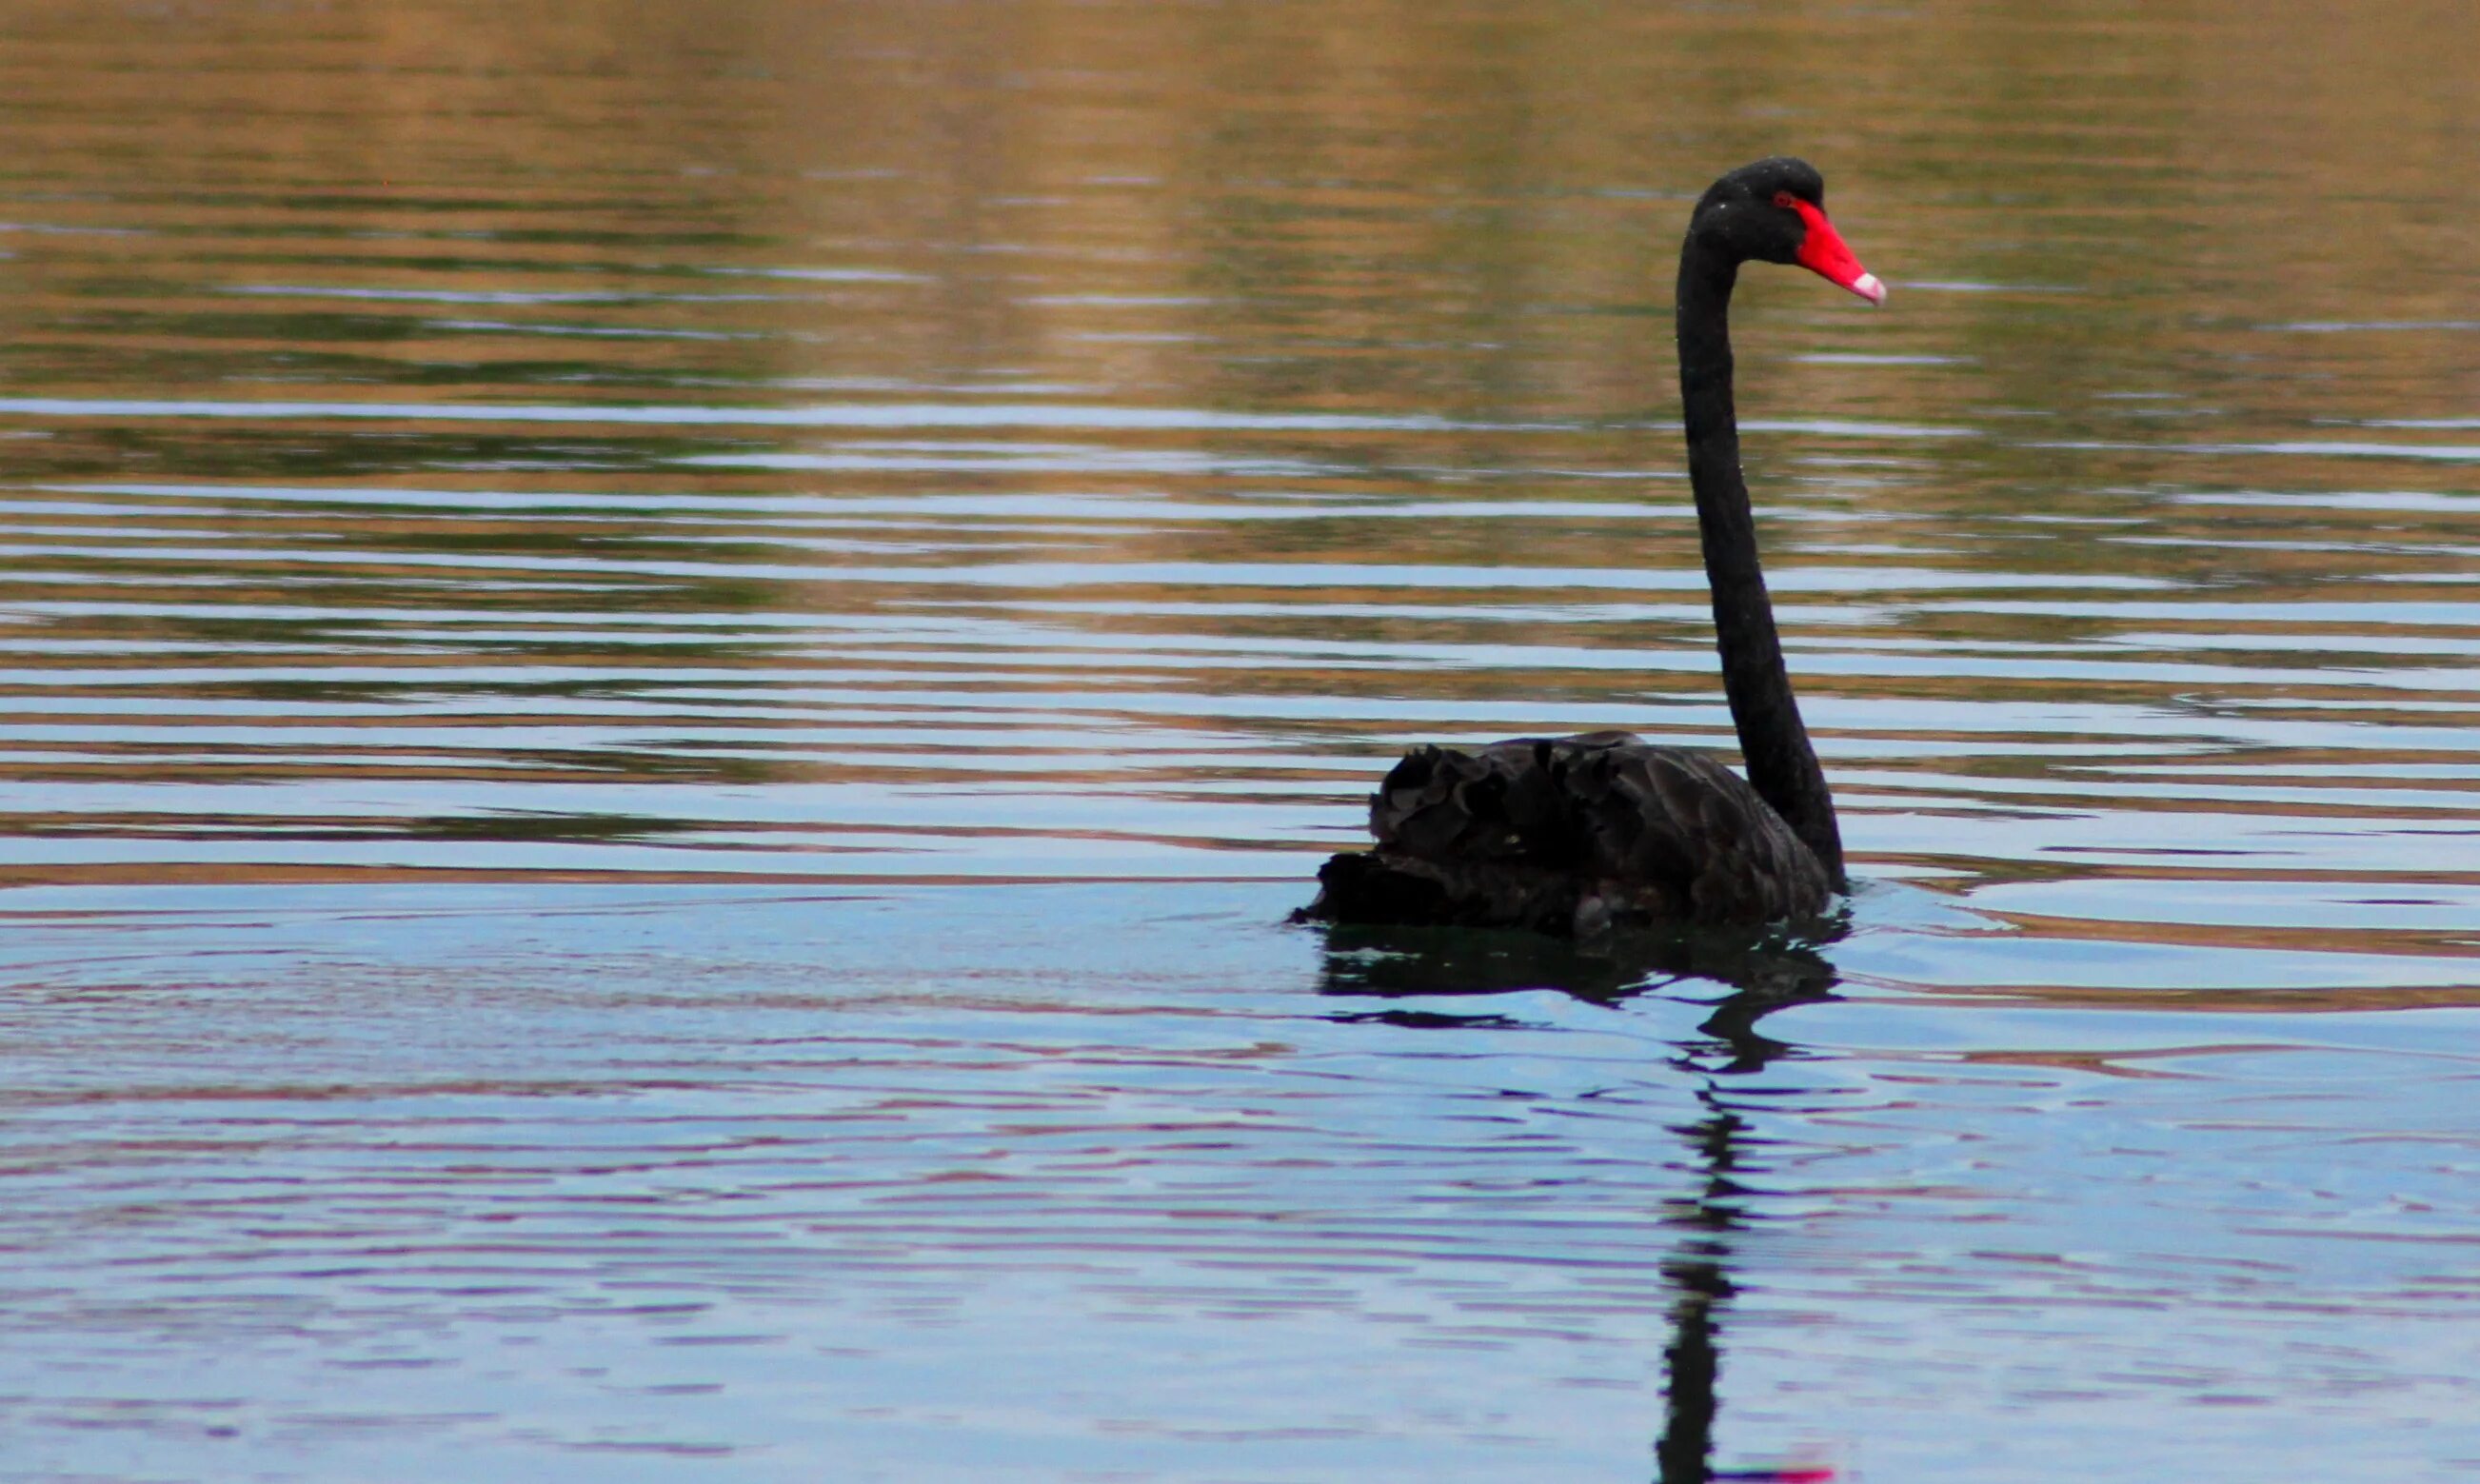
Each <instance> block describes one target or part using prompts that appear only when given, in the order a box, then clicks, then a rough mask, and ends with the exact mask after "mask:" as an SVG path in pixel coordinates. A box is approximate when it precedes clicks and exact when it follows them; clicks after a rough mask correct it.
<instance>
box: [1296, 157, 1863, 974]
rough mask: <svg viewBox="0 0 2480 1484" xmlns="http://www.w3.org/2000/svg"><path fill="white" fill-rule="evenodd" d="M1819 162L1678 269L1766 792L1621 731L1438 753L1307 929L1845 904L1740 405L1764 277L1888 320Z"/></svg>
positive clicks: (1711, 546) (1662, 917)
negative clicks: (1768, 561) (1777, 623)
mask: <svg viewBox="0 0 2480 1484" xmlns="http://www.w3.org/2000/svg"><path fill="white" fill-rule="evenodd" d="M1824 196H1825V184H1824V181H1823V180H1822V179H1821V177H1820V176H1819V174H1818V172H1817V170H1816V169H1815V168H1814V167H1813V166H1809V165H1808V164H1807V163H1805V162H1803V161H1799V160H1793V159H1788V158H1781V157H1777V158H1775V159H1770V160H1761V161H1758V162H1757V163H1756V164H1754V165H1750V166H1743V167H1742V168H1740V169H1737V170H1733V171H1732V172H1730V173H1729V174H1727V175H1725V176H1723V177H1722V178H1721V179H1720V180H1718V181H1716V182H1715V183H1714V185H1713V187H1712V188H1711V189H1710V190H1708V191H1707V192H1705V194H1704V196H1703V197H1702V198H1701V199H1700V200H1699V201H1698V202H1697V205H1696V211H1695V214H1694V215H1693V217H1692V218H1691V219H1690V223H1689V230H1688V239H1687V242H1686V243H1684V244H1683V245H1682V247H1681V249H1680V264H1679V292H1678V299H1677V304H1678V309H1677V321H1678V335H1679V380H1680V394H1681V412H1682V421H1683V422H1684V423H1685V425H1686V432H1687V437H1688V474H1689V482H1690V485H1691V487H1692V489H1693V490H1694V491H1695V496H1696V520H1697V529H1698V533H1699V535H1700V537H1701V539H1702V546H1703V551H1704V557H1705V574H1706V579H1707V582H1708V584H1709V585H1710V587H1711V589H1712V595H1713V602H1714V631H1715V643H1716V648H1717V649H1718V651H1719V652H1720V656H1721V661H1722V685H1723V692H1724V694H1725V696H1726V697H1727V698H1728V700H1729V702H1730V706H1731V719H1732V723H1733V726H1734V727H1735V729H1737V730H1738V733H1739V738H1740V751H1741V754H1742V755H1743V756H1744V758H1745V760H1746V764H1747V770H1748V776H1747V777H1746V778H1744V779H1743V778H1741V777H1740V776H1739V775H1738V774H1735V773H1733V772H1732V771H1731V770H1730V769H1729V768H1727V767H1725V766H1723V765H1722V763H1721V762H1720V761H1718V760H1717V759H1716V758H1715V757H1714V756H1712V755H1709V754H1706V753H1701V752H1696V751H1693V750H1691V749H1686V748H1673V747H1656V746H1652V745H1650V744H1648V743H1646V742H1644V741H1643V740H1642V739H1640V738H1639V737H1637V736H1635V735H1633V734H1631V733H1628V732H1623V731H1597V732H1588V733H1585V734H1584V735H1581V736H1573V737H1520V738H1516V739H1514V740H1511V741H1507V742H1497V743H1492V744H1490V745H1488V746H1485V747H1482V748H1479V749H1475V750H1471V751H1465V750H1460V749H1456V748H1445V747H1419V748H1415V749H1413V750H1412V751H1411V752H1409V753H1408V754H1406V755H1405V756H1404V758H1403V760H1402V761H1400V762H1398V763H1397V764H1396V765H1395V767H1394V769H1393V771H1391V772H1390V773H1388V774H1387V775H1386V779H1385V781H1384V782H1383V783H1382V784H1381V785H1380V786H1379V789H1378V792H1377V794H1376V795H1374V796H1373V797H1372V798H1371V800H1370V808H1369V828H1370V833H1371V834H1372V835H1373V836H1374V838H1375V847H1374V848H1373V849H1371V850H1367V851H1350V852H1346V853H1344V854H1342V855H1338V856H1335V857H1332V858H1330V860H1328V861H1327V863H1326V864H1325V866H1323V867H1322V868H1321V869H1320V870H1319V872H1318V881H1319V883H1320V888H1321V889H1320V891H1319V893H1318V898H1317V900H1316V901H1315V902H1313V903H1311V904H1310V905H1309V906H1308V907H1307V908H1304V909H1303V911H1302V913H1301V915H1302V916H1305V917H1309V918H1319V919H1324V920H1327V921H1332V922H1358V923H1433V924H1440V925H1454V926H1466V927H1517V928H1530V929H1533V930H1535V931H1537V932H1543V933H1553V934H1578V935H1583V934H1592V933H1596V932H1598V931H1601V930H1603V929H1605V928H1611V927H1621V926H1629V925H1637V924H1649V923H1660V922H1702V923H1724V922H1770V921H1775V920H1779V919H1783V918H1800V917H1809V916H1813V915H1815V914H1817V913H1819V912H1821V911H1822V910H1823V909H1824V908H1825V907H1826V906H1827V904H1828V903H1829V902H1830V901H1831V899H1832V897H1833V894H1834V893H1835V892H1838V891H1841V890H1843V889H1845V886H1846V882H1845V877H1844V870H1843V841H1842V835H1841V832H1840V831H1839V829H1838V827H1837V825H1836V823H1835V818H1834V803H1833V797H1832V795H1831V794H1830V793H1829V791H1828V790H1827V788H1826V785H1825V775H1824V772H1823V770H1822V769H1821V767H1820V766H1819V764H1818V760H1817V753H1816V749H1815V748H1814V747H1812V746H1811V745H1810V742H1809V739H1808V729H1807V727H1806V726H1805V725H1804V724H1803V723H1802V722H1801V720H1800V715H1799V705H1798V703H1797V701H1796V699H1795V697H1794V696H1793V693H1792V688H1791V678H1790V675H1789V672H1788V671H1787V670H1786V669H1785V667H1784V665H1783V657H1782V641H1781V638H1780V636H1779V635H1778V634H1777V632H1776V631H1775V628H1774V617H1773V603H1772V600H1771V599H1770V596H1769V595H1768V593H1767V591H1766V585H1765V576H1764V573H1763V571H1762V570H1761V569H1760V567H1759V564H1758V559H1757V538H1756V523H1755V518H1754V515H1753V514H1752V512H1751V510H1750V507H1749V503H1748V491H1747V485H1746V482H1745V481H1744V478H1743V476H1742V474H1741V472H1740V439H1739V424H1738V420H1737V417H1736V414H1735V412H1734V410H1733V405H1732V397H1731V373H1732V363H1731V341H1730V328H1729V317H1728V308H1729V304H1730V298H1731V290H1732V288H1733V286H1734V285H1735V283H1736V282H1737V276H1738V272H1739V267H1740V265H1741V264H1742V263H1744V262H1749V261H1758V262H1769V263H1795V264H1798V265H1799V266H1801V267H1804V268H1807V269H1811V270H1812V271H1814V272H1817V273H1819V274H1821V275H1822V276H1823V277H1825V278H1826V279H1828V280H1829V281H1831V282H1834V283H1836V284H1839V285H1841V286H1842V287H1844V288H1846V289H1848V290H1850V291H1851V292H1852V293H1854V294H1859V295H1861V296H1862V297H1864V298H1867V299H1869V300H1870V301H1871V302H1873V303H1882V302H1883V301H1884V299H1885V294H1886V291H1885V286H1884V285H1882V284H1880V283H1879V282H1878V281H1877V279H1876V277H1875V276H1874V275H1873V274H1871V273H1869V272H1867V271H1865V270H1864V269H1862V268H1861V267H1860V264H1859V261H1858V260H1857V259H1856V258H1854V257H1853V256H1852V255H1851V251H1850V249H1849V248H1848V247H1847V246H1846V245H1844V243H1843V239H1842V237H1841V236H1840V234H1838V233H1837V232H1836V231H1835V230H1834V228H1833V225H1832V224H1831V223H1830V222H1829V221H1828V220H1827V219H1826V217H1825V208H1824Z"/></svg>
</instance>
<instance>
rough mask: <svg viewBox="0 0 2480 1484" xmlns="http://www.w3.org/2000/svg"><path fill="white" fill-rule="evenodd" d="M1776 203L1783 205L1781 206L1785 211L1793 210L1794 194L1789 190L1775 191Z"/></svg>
mask: <svg viewBox="0 0 2480 1484" xmlns="http://www.w3.org/2000/svg"><path fill="white" fill-rule="evenodd" d="M1774 204H1775V205H1776V206H1779V207H1781V208H1782V209H1783V210H1785V211H1791V210H1793V209H1794V203H1793V201H1792V194H1791V192H1788V191H1777V192H1774Z"/></svg>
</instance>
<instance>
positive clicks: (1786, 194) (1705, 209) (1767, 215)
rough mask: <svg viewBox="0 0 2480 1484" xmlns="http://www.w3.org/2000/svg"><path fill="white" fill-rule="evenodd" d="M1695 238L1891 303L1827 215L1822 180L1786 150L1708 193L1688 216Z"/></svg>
mask: <svg viewBox="0 0 2480 1484" xmlns="http://www.w3.org/2000/svg"><path fill="white" fill-rule="evenodd" d="M1688 236H1689V238H1690V240H1691V241H1693V242H1698V243H1703V244H1704V245H1706V246H1707V247H1709V248H1712V249H1715V250H1718V251H1720V252H1721V253H1723V254H1724V255H1725V256H1726V257H1728V258H1729V259H1730V260H1731V261H1733V262H1737V263H1744V262H1748V261H1750V260H1751V259H1753V260H1755V261H1756V262H1759V263H1796V264H1798V265H1799V266H1800V267H1801V268H1804V269H1808V270H1809V271H1810V272H1813V273H1815V274H1817V275H1818V276H1820V277H1821V278H1823V279H1824V280H1825V281H1826V282H1828V283H1831V284H1834V285H1836V286H1838V287H1840V288H1845V289H1848V290H1850V291H1851V292H1852V293H1854V294H1858V295H1860V296H1861V297H1862V298H1864V299H1867V300H1868V301H1869V302H1870V303H1872V304H1883V303H1884V302H1886V286H1885V284H1884V283H1882V282H1880V281H1879V279H1878V277H1877V275H1876V274H1874V273H1873V272H1870V271H1869V270H1868V269H1864V268H1862V267H1861V266H1860V260H1859V259H1858V258H1857V257H1855V256H1853V254H1852V251H1851V249H1850V247H1849V246H1848V245H1847V244H1846V243H1844V241H1843V234H1842V233H1840V232H1837V231H1835V230H1834V223H1833V222H1832V221H1829V220H1827V219H1826V216H1825V177H1824V176H1822V175H1820V174H1819V173H1817V166H1813V165H1811V164H1809V163H1808V162H1807V161H1805V160H1795V159H1793V158H1792V157H1791V156H1789V155H1776V156H1774V157H1773V158H1772V159H1770V160H1760V161H1758V162H1757V163H1756V164H1754V165H1744V166H1740V167H1739V168H1738V169H1736V170H1733V171H1732V172H1731V173H1730V174H1728V175H1725V176H1723V177H1722V178H1721V179H1720V180H1718V181H1716V182H1714V184H1713V185H1711V186H1709V187H1707V188H1706V190H1705V194H1704V195H1703V196H1702V197H1700V198H1699V199H1698V200H1697V202H1696V214H1695V215H1694V216H1693V217H1690V218H1689V222H1688Z"/></svg>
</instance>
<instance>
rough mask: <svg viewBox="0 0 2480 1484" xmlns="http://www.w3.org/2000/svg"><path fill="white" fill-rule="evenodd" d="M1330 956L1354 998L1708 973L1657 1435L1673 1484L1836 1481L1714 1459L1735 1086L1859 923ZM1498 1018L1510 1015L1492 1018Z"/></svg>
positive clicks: (1575, 989)
mask: <svg viewBox="0 0 2480 1484" xmlns="http://www.w3.org/2000/svg"><path fill="white" fill-rule="evenodd" d="M1319 931H1320V932H1321V933H1322V934H1324V937H1325V947H1326V962H1325V968H1324V973H1323V974H1322V975H1321V983H1320V988H1321V990H1322V991H1323V992H1326V993H1330V994H1344V995H1354V996H1371V995H1375V996H1381V997H1390V996H1410V995H1420V996H1435V995H1454V994H1492V993H1504V992H1507V991H1511V990H1517V989H1545V988H1546V989H1558V990H1562V991H1563V992H1565V993H1568V994H1572V995H1574V996H1576V997H1577V998H1579V999H1582V1000H1587V1001H1590V1002H1592V1003H1596V1004H1614V1003H1616V1002H1617V1001H1620V1000H1624V999H1627V998H1629V997H1631V996H1634V995H1638V994H1643V993H1647V992H1652V991H1659V990H1669V991H1672V992H1674V993H1677V992H1680V991H1682V990H1686V989H1690V988H1692V985H1694V984H1695V983H1696V982H1699V981H1702V982H1706V983H1710V984H1713V985H1718V986H1719V987H1720V988H1722V989H1723V990H1724V991H1725V992H1724V993H1722V994H1721V995H1720V996H1719V997H1718V998H1717V999H1715V1000H1714V1001H1713V1002H1712V1011H1711V1013H1709V1014H1708V1015H1707V1016H1706V1018H1705V1020H1704V1021H1703V1022H1702V1023H1701V1024H1700V1025H1699V1026H1698V1027H1697V1035H1696V1036H1694V1037H1693V1038H1692V1039H1690V1040H1687V1041H1684V1042H1682V1043H1680V1044H1679V1046H1678V1048H1677V1051H1676V1054H1675V1055H1674V1056H1673V1057H1672V1058H1671V1064H1672V1065H1674V1066H1676V1067H1678V1068H1679V1069H1680V1070H1681V1071H1683V1072H1685V1073H1687V1074H1689V1075H1692V1076H1694V1077H1697V1078H1700V1079H1701V1080H1702V1082H1703V1086H1702V1087H1699V1088H1698V1090H1697V1093H1696V1098H1697V1102H1698V1103H1699V1105H1700V1106H1701V1107H1702V1109H1703V1115H1702V1116H1700V1117H1698V1118H1697V1119H1696V1120H1695V1121H1694V1122H1692V1123H1689V1124H1686V1125H1684V1126H1681V1127H1678V1128H1676V1129H1675V1130H1674V1131H1673V1132H1675V1133H1677V1134H1679V1135H1680V1136H1681V1137H1682V1138H1683V1139H1685V1140H1686V1141H1687V1145H1688V1148H1689V1150H1690V1152H1691V1154H1692V1159H1693V1163H1694V1165H1695V1167H1696V1169H1697V1171H1698V1172H1699V1176H1700V1179H1699V1182H1698V1184H1697V1186H1696V1188H1695V1190H1693V1191H1692V1193H1690V1194H1687V1195H1684V1196H1681V1197H1678V1198H1677V1199H1676V1200H1675V1201H1673V1202H1672V1204H1671V1206H1670V1209H1669V1210H1668V1211H1667V1212H1666V1215H1665V1216H1664V1220H1665V1221H1666V1223H1667V1224H1669V1225H1671V1226H1673V1227H1676V1228H1677V1229H1679V1231H1680V1232H1681V1234H1682V1237H1681V1241H1680V1244H1679V1247H1678V1250H1677V1251H1676V1252H1675V1253H1674V1254H1673V1255H1672V1256H1671V1257H1670V1258H1669V1259H1667V1260H1666V1262H1665V1263H1664V1264H1663V1276H1664V1278H1665V1280H1666V1282H1667V1284H1668V1285H1669V1287H1670V1290H1671V1292H1672V1294H1673V1299H1672V1302H1671V1306H1670V1315H1669V1318H1670V1336H1669V1340H1668V1343H1666V1345H1665V1346H1664V1348H1663V1369H1664V1386H1663V1397H1664V1416H1663V1424H1662V1432H1661V1435H1660V1436H1659V1437H1658V1438H1657V1439H1656V1441H1655V1444H1654V1459H1655V1464H1656V1468H1657V1472H1656V1479H1657V1481H1658V1484H1711V1481H1715V1480H1733V1481H1746V1484H1755V1481H1766V1480H1770V1481H1778V1484H1826V1481H1830V1480H1831V1479H1833V1477H1834V1471H1832V1470H1831V1469H1828V1468H1823V1467H1792V1468H1765V1469H1751V1470H1732V1471H1727V1472H1721V1473H1718V1472H1716V1471H1715V1470H1714V1467H1713V1456H1714V1429H1715V1423H1716V1420H1717V1418H1718V1415H1719V1412H1720V1408H1721V1401H1720V1395H1721V1357H1722V1349H1721V1344H1720V1337H1721V1333H1722V1321H1723V1319H1724V1318H1725V1317H1726V1315H1727V1314H1728V1311H1729V1307H1730V1302H1731V1299H1732V1298H1733V1296H1734V1295H1735V1294H1736V1292H1737V1289H1736V1286H1735V1285H1734V1283H1733V1281H1732V1267H1733V1259H1734V1251H1735V1248H1734V1241H1733V1239H1734V1238H1735V1236H1736V1235H1737V1234H1738V1233H1739V1232H1741V1231H1742V1230H1744V1228H1745V1227H1746V1225H1747V1224H1748V1221H1749V1219H1750V1217H1749V1215H1748V1213H1747V1211H1746V1208H1745V1203H1744V1195H1745V1192H1744V1188H1743V1187H1742V1185H1741V1184H1740V1181H1739V1171H1740V1168H1741V1164H1742V1162H1743V1158H1744V1151H1745V1147H1746V1144H1747V1142H1748V1137H1749V1125H1748V1121H1747V1119H1746V1118H1744V1117H1743V1116H1742V1115H1741V1114H1740V1113H1738V1112H1737V1111H1735V1110H1734V1109H1733V1108H1732V1107H1731V1105H1730V1101H1729V1099H1728V1098H1727V1097H1726V1096H1725V1089H1726V1087H1728V1085H1729V1082H1730V1080H1731V1079H1733V1078H1740V1077H1745V1076H1748V1075H1750V1074H1753V1073H1756V1072H1760V1071H1763V1070H1764V1069H1765V1068H1766V1067H1767V1066H1769V1065H1770V1064H1771V1063H1773V1062H1777V1061H1780V1060H1782V1059H1783V1058H1785V1057H1789V1056H1794V1055H1795V1054H1796V1051H1795V1048H1794V1047H1793V1046H1791V1045H1789V1044H1787V1043H1785V1042H1783V1041H1779V1040H1776V1039H1774V1038H1773V1037H1771V1036H1766V1035H1764V1034H1763V1033H1762V1032H1760V1031H1759V1030H1758V1029H1757V1027H1758V1023H1759V1022H1760V1021H1762V1020H1763V1019H1765V1017H1766V1016H1768V1015H1770V1014H1772V1013H1773V1012H1775V1011H1780V1010H1784V1009H1787V1008H1789V1007H1791V1006H1794V1005H1803V1004H1813V1003H1816V1002H1818V1001H1821V1000H1830V999H1832V998H1833V997H1834V985H1835V984H1836V983H1837V976H1836V974H1835V971H1834V966H1833V965H1832V964H1831V963H1830V962H1828V961H1827V960H1826V959H1825V958H1824V957H1823V956H1822V955H1821V954H1820V953H1819V952H1818V950H1819V949H1820V948H1821V947H1822V946H1824V945H1826V944H1830V943H1832V942H1834V941H1835V940H1837V939H1839V938H1840V937H1842V936H1843V934H1845V932H1846V931H1847V923H1846V922H1845V921H1843V920H1842V919H1840V918H1837V919H1834V920H1832V921H1830V922H1828V923H1826V924H1823V925H1821V927H1820V928H1818V929H1816V930H1813V931H1811V932H1810V933H1808V934H1804V935H1793V934H1780V933H1772V934H1763V935H1752V934H1747V933H1744V932H1742V933H1738V934H1733V933H1729V932H1724V931H1716V930H1703V929H1694V930H1682V931H1680V932H1678V933H1676V934H1659V935H1652V934H1647V935H1643V936H1635V937H1628V938H1623V939H1620V938H1615V939H1611V940H1607V941H1604V942H1601V943H1595V944H1582V945H1580V944H1575V943H1567V942H1561V941H1558V940H1555V939H1551V938H1544V937H1540V936H1537V935H1536V934H1522V933H1484V932H1473V931H1468V930H1453V929H1407V928H1367V927H1341V926H1332V927H1323V928H1321V929H1320V930H1319ZM1350 1018H1354V1019H1374V1020H1384V1021H1388V1022H1390V1023H1393V1024H1398V1025H1408V1026H1452V1025H1458V1024H1467V1023H1470V1022H1471V1021H1472V1020H1473V1019H1476V1018H1481V1017H1467V1016H1459V1015H1454V1014H1450V1013H1445V1012H1441V1011H1435V1010H1427V1009H1425V1010H1417V1011H1416V1010H1411V1009H1388V1010H1382V1011H1363V1012H1357V1013H1354V1014H1352V1015H1351V1016H1350ZM1489 1018H1495V1017H1489Z"/></svg>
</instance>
